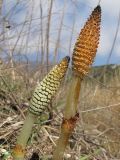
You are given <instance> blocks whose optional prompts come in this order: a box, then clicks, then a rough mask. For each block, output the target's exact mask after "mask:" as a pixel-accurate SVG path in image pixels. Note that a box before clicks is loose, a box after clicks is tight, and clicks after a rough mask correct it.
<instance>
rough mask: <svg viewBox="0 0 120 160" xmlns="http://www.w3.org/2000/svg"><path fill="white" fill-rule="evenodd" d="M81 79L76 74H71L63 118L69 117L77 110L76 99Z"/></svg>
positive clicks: (77, 99)
mask: <svg viewBox="0 0 120 160" xmlns="http://www.w3.org/2000/svg"><path fill="white" fill-rule="evenodd" d="M81 81H82V79H81V78H80V77H78V76H75V75H73V76H72V80H71V83H70V84H69V90H68V96H67V100H66V105H65V109H64V118H65V119H70V118H71V117H74V116H75V115H76V113H77V112H78V108H77V105H78V101H79V95H80V88H81Z"/></svg>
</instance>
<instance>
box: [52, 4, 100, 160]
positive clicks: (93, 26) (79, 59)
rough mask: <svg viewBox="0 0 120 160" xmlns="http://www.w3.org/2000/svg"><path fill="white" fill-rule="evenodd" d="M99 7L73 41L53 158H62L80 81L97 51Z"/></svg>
mask: <svg viewBox="0 0 120 160" xmlns="http://www.w3.org/2000/svg"><path fill="white" fill-rule="evenodd" d="M100 21H101V7H100V5H98V6H97V7H96V8H95V9H94V10H93V12H92V14H91V15H90V17H89V19H88V20H87V22H86V24H85V25H84V27H83V29H82V30H81V32H80V35H79V37H78V39H77V42H76V43H75V47H74V50H73V56H72V80H71V83H70V84H69V85H70V87H69V90H68V95H67V100H66V105H65V108H64V118H63V122H62V125H61V134H60V138H59V140H58V143H57V147H56V149H55V152H54V154H53V160H62V159H63V156H64V151H65V148H66V146H67V143H68V139H69V137H70V135H71V133H72V131H73V130H74V128H75V124H76V121H77V119H78V118H79V113H78V100H79V94H80V87H81V82H82V80H83V78H84V76H85V75H86V74H87V73H88V71H89V68H90V66H91V64H92V63H93V60H94V57H95V55H96V52H97V48H98V43H99V37H100Z"/></svg>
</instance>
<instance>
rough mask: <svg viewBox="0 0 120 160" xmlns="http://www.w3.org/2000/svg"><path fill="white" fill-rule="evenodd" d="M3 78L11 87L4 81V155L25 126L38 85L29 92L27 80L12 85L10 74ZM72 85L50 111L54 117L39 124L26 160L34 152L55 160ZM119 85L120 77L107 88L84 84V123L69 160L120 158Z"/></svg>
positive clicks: (0, 135) (0, 102)
mask: <svg viewBox="0 0 120 160" xmlns="http://www.w3.org/2000/svg"><path fill="white" fill-rule="evenodd" d="M2 75H3V74H2ZM69 77H70V76H69ZM2 78H3V79H4V81H5V82H7V84H9V85H8V86H9V88H8V86H6V85H5V84H4V83H3V79H2V81H0V82H1V84H0V85H1V87H0V88H1V89H0V111H1V112H0V151H1V149H2V148H4V149H6V150H7V151H10V150H11V149H12V148H13V146H14V144H15V142H16V136H17V134H18V133H19V130H20V128H21V126H22V124H23V120H24V119H23V115H24V116H25V115H26V111H27V106H28V104H29V98H30V95H31V92H32V89H33V88H34V85H35V82H34V83H33V84H32V83H31V89H28V90H27V91H25V90H26V88H25V83H24V77H23V78H22V77H21V79H19V78H18V80H17V81H16V82H11V81H12V80H10V78H9V79H8V75H7V74H6V76H5V74H4V76H2ZM106 79H107V78H106ZM69 81H70V78H68V79H67V81H66V82H65V83H64V84H63V86H62V87H61V90H60V91H59V93H58V94H57V96H56V99H55V100H54V102H53V108H54V110H51V109H50V111H51V113H48V112H47V111H46V113H44V115H43V116H41V117H40V118H39V119H38V122H37V123H38V124H39V125H36V124H35V126H34V129H33V132H32V135H31V138H30V140H29V145H28V147H27V154H26V159H28V158H30V157H31V155H32V153H33V152H36V153H38V154H39V156H40V157H42V158H43V157H44V158H43V159H45V157H51V155H52V153H53V150H54V148H55V143H56V141H57V139H58V138H59V133H60V130H59V129H60V125H61V122H62V112H61V111H62V108H63V106H64V102H65V97H66V93H67V87H68V85H67V84H68V83H69ZM118 82H119V76H118V74H117V76H114V78H113V76H111V78H109V82H107V86H106V84H105V85H104V84H103V82H102V83H100V82H99V81H98V80H97V81H96V80H94V79H90V78H86V79H85V80H84V82H83V84H82V92H81V96H80V102H79V108H80V120H79V122H78V123H77V127H76V129H75V131H74V134H73V136H72V137H71V138H70V146H68V147H67V150H66V155H65V157H66V159H71V160H77V159H80V158H81V160H82V159H96V160H97V159H100V160H104V159H105V160H110V159H113V160H114V159H119V158H120V149H119V148H120V142H119V139H120V134H119V132H120V129H119V128H120V116H119V111H120V94H119V83H118ZM10 84H11V85H10ZM28 91H29V92H28ZM16 106H17V107H16ZM18 108H19V110H18ZM20 111H21V112H20ZM21 113H23V115H22V114H21ZM38 126H39V127H38ZM68 157H70V158H68ZM46 159H48V158H46Z"/></svg>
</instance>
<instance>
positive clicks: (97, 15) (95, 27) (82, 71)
mask: <svg viewBox="0 0 120 160" xmlns="http://www.w3.org/2000/svg"><path fill="white" fill-rule="evenodd" d="M100 22H101V7H100V6H99V5H98V6H97V7H96V8H95V9H94V10H93V12H92V14H91V15H90V17H89V19H88V20H87V22H86V24H85V26H84V27H83V29H82V30H81V32H80V35H79V37H78V39H77V42H76V44H75V47H74V50H73V56H72V70H73V72H74V73H77V75H80V76H82V77H83V75H86V74H87V73H88V71H89V68H90V66H91V64H92V63H93V60H94V57H95V55H96V52H97V48H98V44H99V37H100Z"/></svg>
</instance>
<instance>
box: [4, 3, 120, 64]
mask: <svg viewBox="0 0 120 160" xmlns="http://www.w3.org/2000/svg"><path fill="white" fill-rule="evenodd" d="M18 2H20V3H18ZM49 2H50V0H42V11H43V36H44V37H45V35H46V26H47V15H48V13H47V11H48V4H49ZM98 3H99V1H98V0H54V2H53V8H52V18H51V23H50V38H49V53H50V59H51V60H52V59H53V53H54V51H55V45H56V41H57V37H58V30H59V26H60V23H61V17H62V14H63V9H64V17H63V22H62V30H61V36H60V43H59V49H58V51H57V55H58V60H59V59H61V58H63V57H64V56H65V55H71V54H72V50H73V48H74V44H75V41H76V38H77V36H78V34H79V33H80V30H81V29H82V27H83V26H84V23H85V22H86V20H87V19H88V17H89V15H90V14H91V12H92V10H93V9H94V8H95V7H96V6H97V5H98ZM100 5H101V8H102V19H101V33H100V44H99V47H98V51H97V55H96V58H95V61H94V65H104V64H106V63H108V64H111V63H112V64H120V27H119V28H118V33H117V37H116V41H115V45H114V47H113V51H112V54H111V57H110V59H109V61H108V57H109V54H110V53H111V49H112V45H113V42H114V39H115V35H116V30H117V27H118V20H119V14H120V0H114V1H111V0H101V1H100ZM2 13H3V17H2V18H4V17H5V19H6V21H8V22H9V23H10V25H11V29H10V30H6V34H5V36H6V37H9V38H10V40H8V39H7V38H6V42H4V43H5V45H4V47H5V46H6V51H8V50H9V48H8V45H7V44H9V46H13V48H14V45H16V47H15V53H21V52H22V54H23V55H27V56H28V57H31V59H34V60H35V58H36V54H37V52H40V51H39V49H40V38H41V37H40V0H25V1H24V0H9V2H8V0H4V5H3V9H2ZM30 18H32V19H33V20H32V21H30ZM25 20H27V21H28V23H26V24H25V26H24V27H23V24H24V22H25ZM74 22H75V23H74ZM6 23H7V22H6ZM73 23H74V28H73ZM28 29H29V30H30V32H28ZM72 29H73V34H72ZM21 32H22V34H21V35H22V36H20V37H19V34H20V33H21ZM71 35H72V41H71V45H70V38H71ZM18 37H19V40H18ZM44 42H45V39H44ZM44 45H45V44H44ZM69 46H71V48H70V50H69ZM21 48H22V51H21V50H20V49H21ZM69 51H70V53H69ZM39 55H40V54H39ZM39 58H40V57H39Z"/></svg>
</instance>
